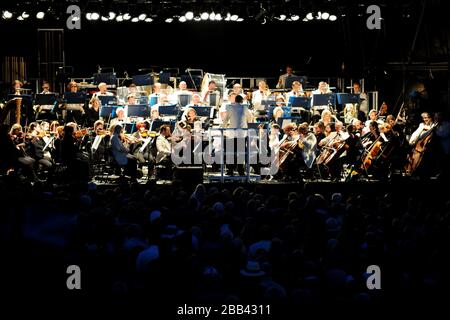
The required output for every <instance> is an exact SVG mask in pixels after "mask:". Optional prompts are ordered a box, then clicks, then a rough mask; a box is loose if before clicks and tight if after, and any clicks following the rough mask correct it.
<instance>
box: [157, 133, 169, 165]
mask: <svg viewBox="0 0 450 320" xmlns="http://www.w3.org/2000/svg"><path fill="white" fill-rule="evenodd" d="M156 150H157V151H158V153H157V154H156V162H157V163H158V162H161V161H162V160H164V159H166V158H167V157H168V156H170V153H171V151H172V148H171V146H170V142H169V140H167V139H166V137H164V136H163V135H159V136H158V138H156Z"/></svg>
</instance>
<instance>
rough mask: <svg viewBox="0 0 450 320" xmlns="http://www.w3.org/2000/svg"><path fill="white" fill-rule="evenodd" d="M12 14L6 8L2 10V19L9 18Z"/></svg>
mask: <svg viewBox="0 0 450 320" xmlns="http://www.w3.org/2000/svg"><path fill="white" fill-rule="evenodd" d="M12 16H13V14H12V13H11V12H9V11H8V10H5V11H3V13H2V18H3V19H11V18H12Z"/></svg>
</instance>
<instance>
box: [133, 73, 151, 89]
mask: <svg viewBox="0 0 450 320" xmlns="http://www.w3.org/2000/svg"><path fill="white" fill-rule="evenodd" d="M133 83H134V84H135V85H137V86H151V85H153V77H152V75H151V74H150V73H147V74H139V75H135V76H133Z"/></svg>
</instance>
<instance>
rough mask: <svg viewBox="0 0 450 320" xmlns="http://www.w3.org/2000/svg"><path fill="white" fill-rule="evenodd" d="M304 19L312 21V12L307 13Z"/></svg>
mask: <svg viewBox="0 0 450 320" xmlns="http://www.w3.org/2000/svg"><path fill="white" fill-rule="evenodd" d="M306 19H308V20H313V19H314V16H313V13H312V12H309V13H308V14H307V15H306Z"/></svg>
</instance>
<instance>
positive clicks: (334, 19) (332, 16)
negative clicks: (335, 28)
mask: <svg viewBox="0 0 450 320" xmlns="http://www.w3.org/2000/svg"><path fill="white" fill-rule="evenodd" d="M328 20H330V21H336V20H337V17H336V16H335V15H334V14H332V15H331V16H330V17H329V18H328Z"/></svg>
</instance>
